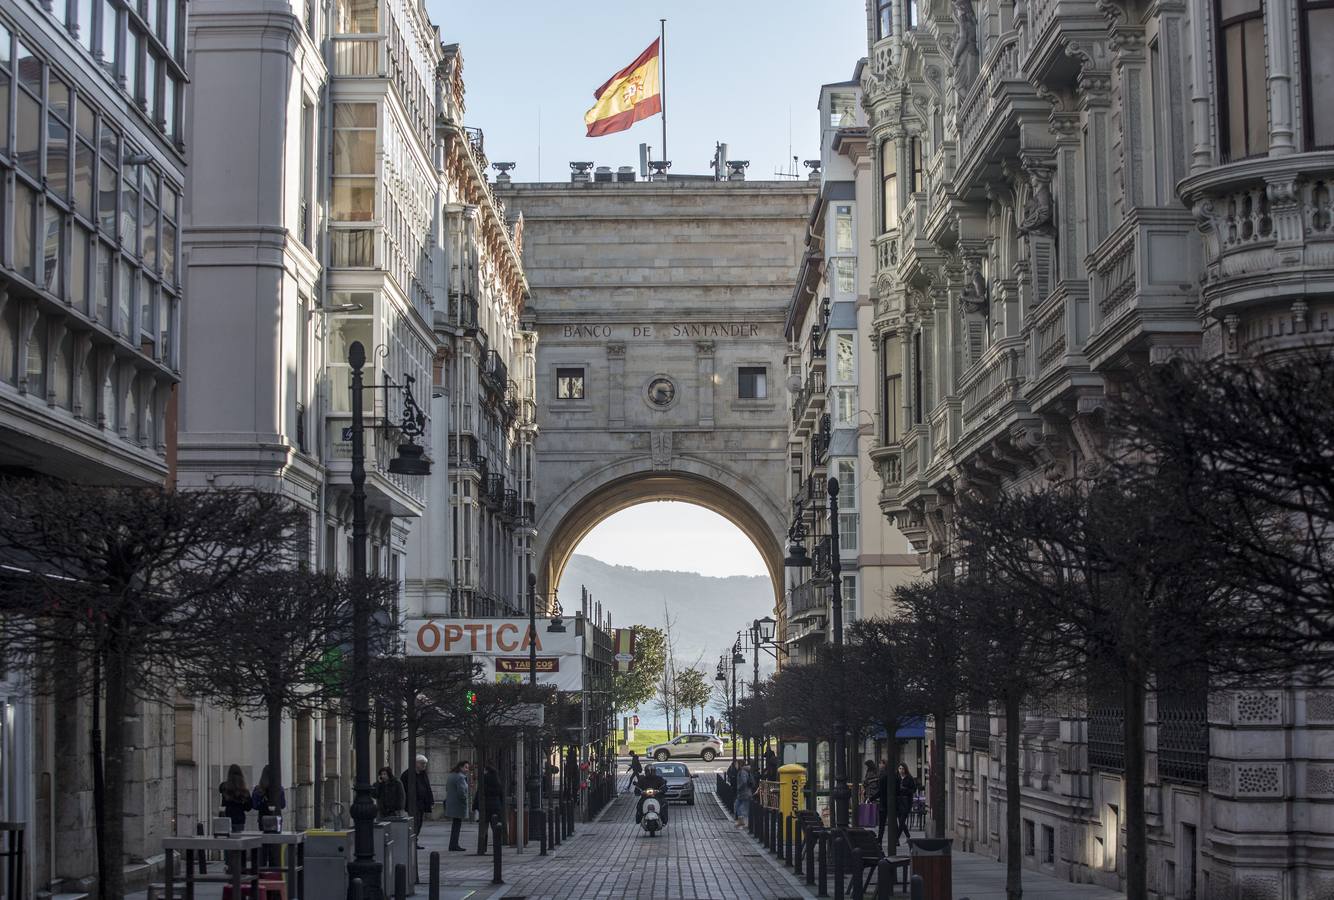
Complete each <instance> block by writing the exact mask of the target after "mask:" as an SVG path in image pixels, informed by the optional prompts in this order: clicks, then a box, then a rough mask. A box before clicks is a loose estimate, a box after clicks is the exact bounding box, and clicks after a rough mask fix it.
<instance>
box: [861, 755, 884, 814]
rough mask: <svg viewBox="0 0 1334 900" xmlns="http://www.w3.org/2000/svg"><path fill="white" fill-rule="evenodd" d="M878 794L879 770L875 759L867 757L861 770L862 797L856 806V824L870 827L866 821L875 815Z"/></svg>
mask: <svg viewBox="0 0 1334 900" xmlns="http://www.w3.org/2000/svg"><path fill="white" fill-rule="evenodd" d="M879 796H880V770H879V769H878V768H876V764H875V760H873V759H868V760H867V761H866V768H865V770H864V771H863V772H862V799H861V803H860V804H859V805H858V807H857V824H858V825H859V826H861V827H864V828H868V827H870V824H871V823H870V822H869V821H867V819H869V818H870V817H872V816H874V815H875V811H876V810H878V809H879V806H878V805H877V802H876V801H877V798H878V797H879Z"/></svg>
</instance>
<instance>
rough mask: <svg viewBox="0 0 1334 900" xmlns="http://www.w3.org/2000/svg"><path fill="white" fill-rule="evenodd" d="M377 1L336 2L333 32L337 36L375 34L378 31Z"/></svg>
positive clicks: (341, 0) (351, 0)
mask: <svg viewBox="0 0 1334 900" xmlns="http://www.w3.org/2000/svg"><path fill="white" fill-rule="evenodd" d="M378 6H379V4H378V2H377V0H337V2H336V3H335V4H334V31H335V32H336V33H338V34H375V33H376V32H377V31H379V28H380V23H379V15H378Z"/></svg>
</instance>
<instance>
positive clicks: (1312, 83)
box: [1301, 0, 1334, 150]
mask: <svg viewBox="0 0 1334 900" xmlns="http://www.w3.org/2000/svg"><path fill="white" fill-rule="evenodd" d="M1301 23H1302V40H1303V45H1302V87H1303V88H1304V90H1303V94H1304V95H1305V100H1306V102H1305V107H1306V116H1305V120H1306V121H1305V126H1306V129H1305V130H1306V141H1305V146H1306V149H1307V150H1327V149H1329V148H1331V147H1334V0H1301Z"/></svg>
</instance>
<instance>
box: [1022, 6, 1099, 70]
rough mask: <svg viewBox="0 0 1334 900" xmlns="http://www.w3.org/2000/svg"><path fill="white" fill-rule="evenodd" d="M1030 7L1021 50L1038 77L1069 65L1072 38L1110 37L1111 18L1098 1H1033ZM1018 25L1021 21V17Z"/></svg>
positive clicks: (1025, 61)
mask: <svg viewBox="0 0 1334 900" xmlns="http://www.w3.org/2000/svg"><path fill="white" fill-rule="evenodd" d="M1026 9H1027V22H1026V24H1025V26H1024V27H1023V28H1022V30H1021V34H1022V35H1023V39H1022V40H1021V41H1020V48H1019V50H1020V57H1021V61H1022V63H1023V66H1024V69H1025V71H1027V72H1028V73H1030V75H1032V76H1034V77H1038V76H1045V75H1047V74H1049V73H1051V72H1053V71H1055V70H1059V69H1063V68H1068V66H1069V64H1070V60H1069V58H1068V57H1067V56H1066V53H1065V47H1066V44H1067V43H1068V42H1069V41H1071V40H1072V39H1074V40H1078V39H1081V38H1082V39H1084V40H1089V39H1097V38H1106V36H1107V19H1106V18H1105V17H1104V16H1103V13H1102V10H1100V9H1099V8H1098V0H1029V3H1028V4H1027V7H1026ZM1015 24H1016V26H1018V25H1019V24H1020V20H1019V18H1018V17H1016V21H1015Z"/></svg>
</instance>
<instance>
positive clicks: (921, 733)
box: [870, 716, 926, 741]
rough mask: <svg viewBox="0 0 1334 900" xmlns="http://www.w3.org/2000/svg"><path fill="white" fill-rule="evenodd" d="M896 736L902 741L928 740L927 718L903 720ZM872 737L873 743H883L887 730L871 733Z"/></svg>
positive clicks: (918, 717)
mask: <svg viewBox="0 0 1334 900" xmlns="http://www.w3.org/2000/svg"><path fill="white" fill-rule="evenodd" d="M894 736H895V737H896V738H898V739H899V740H901V741H908V740H912V739H913V738H922V739H924V738H926V716H913V717H912V718H911V719H905V720H903V721H902V723H901V724H900V725H899V730H898V731H896V732H895V733H894ZM870 737H871V740H873V741H883V740H884V739H885V729H883V728H877V729H876V730H875V731H874V732H872V733H871V735H870Z"/></svg>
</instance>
